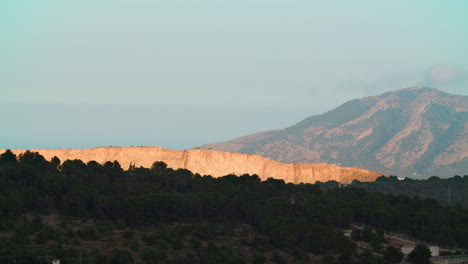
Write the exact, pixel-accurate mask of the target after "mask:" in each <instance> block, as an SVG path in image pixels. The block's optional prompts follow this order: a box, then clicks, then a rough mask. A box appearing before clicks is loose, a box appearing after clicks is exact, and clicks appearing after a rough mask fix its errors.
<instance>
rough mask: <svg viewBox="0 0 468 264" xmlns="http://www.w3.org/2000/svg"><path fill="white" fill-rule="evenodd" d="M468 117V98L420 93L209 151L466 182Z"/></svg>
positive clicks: (351, 105)
mask: <svg viewBox="0 0 468 264" xmlns="http://www.w3.org/2000/svg"><path fill="white" fill-rule="evenodd" d="M467 111H468V96H463V95H452V94H448V93H445V92H442V91H440V90H437V89H433V88H426V87H412V88H406V89H402V90H397V91H392V92H387V93H384V94H381V95H378V96H371V97H365V98H361V99H355V100H351V101H348V102H346V103H344V104H343V105H341V106H339V107H338V108H336V109H333V110H331V111H329V112H327V113H324V114H321V115H314V116H311V117H308V118H306V119H304V120H302V121H301V122H299V123H297V124H295V125H293V126H291V127H288V128H285V129H278V130H272V131H264V132H259V133H256V134H252V135H247V136H243V137H240V138H236V139H233V140H230V141H227V142H219V143H211V144H207V145H204V146H202V148H204V149H216V150H222V151H232V152H241V153H251V154H258V155H261V156H264V157H267V158H271V159H273V160H277V161H280V162H326V163H330V164H337V165H340V166H353V167H359V168H364V169H368V170H374V171H380V172H383V173H386V174H392V175H400V176H411V177H415V176H416V177H418V176H422V177H428V176H431V175H438V176H442V177H448V176H453V175H456V174H459V175H463V174H464V173H466V168H468V126H467V125H468V123H467V120H468V112H467Z"/></svg>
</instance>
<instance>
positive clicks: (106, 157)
mask: <svg viewBox="0 0 468 264" xmlns="http://www.w3.org/2000/svg"><path fill="white" fill-rule="evenodd" d="M4 151H5V150H0V153H3V152H4ZM25 151H26V150H24V149H12V152H13V153H14V154H16V155H19V154H21V153H24V152H25ZM30 151H33V152H39V153H40V154H41V155H43V156H44V158H46V159H47V160H50V159H52V157H54V156H57V157H58V158H59V159H60V160H61V161H62V162H63V161H65V160H67V159H70V160H73V159H80V160H82V161H83V162H85V163H87V162H89V161H91V160H94V161H97V162H99V163H105V162H107V161H111V162H112V161H114V160H117V161H118V162H119V163H120V164H121V166H122V168H128V167H129V166H130V164H132V165H135V166H137V167H139V166H143V167H147V168H149V167H151V165H152V164H153V163H154V162H156V161H163V162H165V163H167V165H168V167H170V168H173V169H179V168H180V169H188V170H190V171H192V172H193V173H199V174H201V175H211V176H213V177H222V176H225V175H228V174H235V175H243V174H251V175H253V174H256V175H258V176H259V177H260V179H261V180H267V179H268V178H270V177H271V178H275V179H283V180H284V181H285V182H287V183H301V182H302V183H315V182H316V181H321V182H327V181H332V180H334V181H337V182H341V183H351V182H352V181H353V180H359V181H363V182H368V181H374V180H375V179H376V178H378V177H380V176H382V175H384V174H382V173H377V172H374V171H369V170H363V169H359V168H352V167H340V166H336V165H330V164H325V163H314V164H311V163H296V164H285V163H280V162H277V161H273V160H270V159H267V158H264V157H261V156H259V155H252V154H240V153H231V152H222V151H216V150H205V149H189V150H181V151H179V150H170V149H164V148H161V147H97V148H91V149H32V150H30ZM384 176H387V175H384Z"/></svg>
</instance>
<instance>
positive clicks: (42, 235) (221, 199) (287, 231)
mask: <svg viewBox="0 0 468 264" xmlns="http://www.w3.org/2000/svg"><path fill="white" fill-rule="evenodd" d="M322 185H323V186H322ZM328 187H330V188H327V184H318V185H313V184H299V185H294V184H285V182H284V181H282V180H275V179H271V178H270V179H268V180H266V181H261V180H260V178H259V177H258V176H256V175H242V176H239V177H238V176H235V175H227V176H225V177H220V178H213V177H211V176H201V175H198V174H193V173H192V172H190V171H188V170H185V169H178V170H173V169H171V168H168V167H167V165H166V164H165V163H163V162H154V163H153V165H152V167H151V168H143V167H140V168H135V167H130V168H129V169H128V170H124V169H122V168H121V166H120V164H119V163H118V162H106V163H105V164H99V163H97V162H94V161H89V162H88V163H83V162H82V161H81V160H66V161H64V162H63V163H62V162H61V161H60V160H59V159H58V158H56V157H54V158H52V159H51V161H47V160H45V159H44V158H43V157H42V156H41V155H40V154H39V153H34V152H29V151H28V152H25V153H23V154H21V155H19V156H18V157H16V156H15V155H14V154H13V153H12V152H10V151H6V152H5V153H3V154H1V155H0V256H1V258H2V259H1V260H0V261H1V262H2V263H10V262H12V261H13V260H16V263H44V262H43V261H45V260H46V259H47V258H49V257H48V256H50V257H55V258H60V259H62V260H63V261H62V263H78V259H80V258H83V259H85V261H86V263H111V264H114V263H265V262H267V263H318V262H321V261H325V262H327V263H330V262H328V261H332V262H331V263H333V261H336V260H338V259H341V260H342V261H345V260H346V261H347V262H346V263H369V258H371V259H374V260H373V261H376V260H375V259H380V261H385V260H384V259H382V258H383V257H382V256H384V255H385V254H384V253H385V252H386V251H385V250H386V249H385V248H382V247H379V245H380V244H381V243H383V242H384V241H382V240H380V239H379V240H376V241H374V242H373V243H374V244H375V245H374V246H375V247H374V246H373V247H372V248H373V250H374V253H372V252H369V251H362V250H359V249H358V247H357V245H356V242H355V241H353V240H350V239H349V238H347V237H345V236H344V235H343V232H342V229H344V228H349V227H350V224H351V223H352V222H359V223H364V224H368V225H371V226H378V227H381V228H385V229H388V230H393V231H396V232H404V233H408V234H411V235H413V236H415V237H418V238H421V239H424V240H429V241H435V242H438V243H440V244H447V245H454V246H459V247H462V248H468V221H467V219H468V209H465V208H454V207H444V206H441V205H440V204H439V203H438V202H437V201H435V200H431V199H428V200H422V199H420V198H417V197H415V198H410V197H409V196H406V195H398V196H394V195H385V194H381V193H377V192H369V191H366V190H364V189H360V188H331V187H332V186H328ZM376 252H380V253H379V254H383V255H376V254H377V253H376ZM83 263H85V262H83ZM388 263H390V262H388Z"/></svg>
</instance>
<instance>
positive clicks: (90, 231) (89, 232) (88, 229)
mask: <svg viewBox="0 0 468 264" xmlns="http://www.w3.org/2000/svg"><path fill="white" fill-rule="evenodd" d="M76 235H77V236H78V237H79V238H80V239H83V240H98V239H99V236H98V232H97V229H96V227H94V226H84V227H82V228H80V229H78V230H76Z"/></svg>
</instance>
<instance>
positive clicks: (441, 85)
mask: <svg viewBox="0 0 468 264" xmlns="http://www.w3.org/2000/svg"><path fill="white" fill-rule="evenodd" d="M467 12H468V1H464V0H452V1H442V0H440V1H434V0H425V1H420V0H413V1H403V0H394V1H371V0H358V1H311V0H295V1H291V0H289V1H287V0H284V1H277V0H236V1H222V0H203V1H195V0H185V1H179V0H170V1H169V0H167V1H157V0H151V1H150V0H99V1H96V0H80V1H63V0H41V1H37V0H3V1H1V2H0V148H88V147H96V146H107V145H113V146H140V145H145V146H162V147H166V148H173V149H187V148H193V147H197V146H201V145H203V144H206V143H209V142H217V141H225V140H229V139H232V138H235V137H239V136H243V135H246V134H250V133H255V132H259V131H263V130H270V129H277V128H284V127H288V126H291V125H294V124H295V123H297V122H299V121H301V120H302V119H304V118H306V117H308V116H310V115H315V114H321V113H323V112H326V111H329V110H331V109H333V108H335V107H337V106H339V105H340V104H342V103H344V102H346V101H348V100H351V99H355V98H360V97H364V96H372V95H378V94H380V93H383V92H386V91H390V90H397V89H401V88H405V87H409V86H415V85H424V86H429V87H433V88H438V89H441V90H443V91H446V92H449V93H454V94H464V95H467V94H468V52H467V51H468V49H467V47H468V16H467V15H466V13H467Z"/></svg>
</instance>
